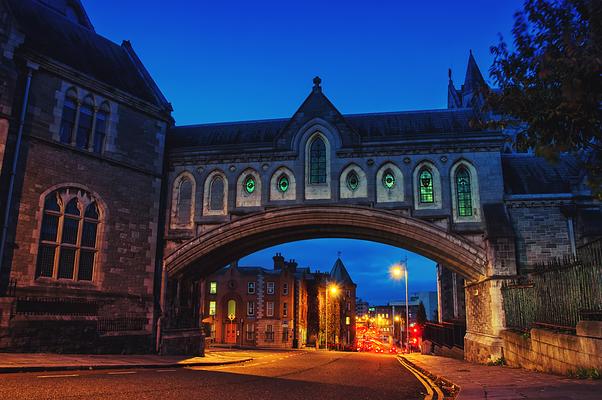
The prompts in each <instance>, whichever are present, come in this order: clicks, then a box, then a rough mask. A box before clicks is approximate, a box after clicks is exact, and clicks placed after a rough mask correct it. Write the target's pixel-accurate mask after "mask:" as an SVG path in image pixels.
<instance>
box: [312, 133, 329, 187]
mask: <svg viewBox="0 0 602 400" xmlns="http://www.w3.org/2000/svg"><path fill="white" fill-rule="evenodd" d="M309 153H310V161H309V183H311V184H317V183H326V144H325V143H324V140H322V138H320V137H317V138H315V139H314V140H313V142H311V145H310V148H309Z"/></svg>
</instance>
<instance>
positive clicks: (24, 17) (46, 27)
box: [7, 0, 168, 107]
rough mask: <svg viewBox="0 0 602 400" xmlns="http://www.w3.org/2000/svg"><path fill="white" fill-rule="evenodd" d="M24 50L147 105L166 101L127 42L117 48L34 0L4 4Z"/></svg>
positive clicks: (161, 103)
mask: <svg viewBox="0 0 602 400" xmlns="http://www.w3.org/2000/svg"><path fill="white" fill-rule="evenodd" d="M7 2H8V4H9V5H10V10H11V13H12V15H13V16H14V17H15V18H16V20H17V24H18V26H19V28H20V30H21V31H22V32H23V33H24V34H25V47H26V48H27V49H28V50H31V51H33V52H35V53H38V54H41V55H43V56H45V57H48V58H50V59H53V60H55V61H58V62H59V63H61V64H65V65H67V66H69V67H71V68H73V69H75V70H77V71H79V72H81V73H83V74H85V75H88V76H90V77H92V78H94V79H96V80H98V81H100V82H103V83H105V84H107V85H110V86H114V87H116V88H118V89H120V90H122V91H124V92H126V93H129V94H131V95H133V96H135V97H138V98H139V99H142V100H145V101H147V102H149V103H151V104H154V105H157V106H160V107H166V106H168V104H167V101H166V100H165V98H164V97H163V95H162V94H161V93H160V91H159V89H158V88H157V87H156V85H155V84H154V82H152V79H150V75H148V73H147V72H146V70H145V69H144V67H143V66H142V65H141V64H140V63H139V62H138V59H137V56H136V55H135V53H134V52H133V49H132V48H131V46H130V45H129V43H128V42H125V43H124V45H122V46H119V45H117V44H115V43H113V42H111V41H110V40H108V39H106V38H104V37H102V36H100V35H98V34H97V33H95V32H94V30H92V29H89V28H87V27H85V26H83V25H80V24H78V23H76V22H74V21H71V20H69V19H68V18H66V17H65V16H64V15H62V14H61V13H59V12H57V11H56V10H54V9H53V8H50V7H49V6H47V5H46V4H43V3H41V2H38V1H36V0H7Z"/></svg>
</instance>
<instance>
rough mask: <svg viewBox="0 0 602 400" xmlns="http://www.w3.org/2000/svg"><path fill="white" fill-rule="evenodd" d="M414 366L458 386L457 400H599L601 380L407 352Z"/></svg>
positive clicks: (601, 391) (407, 356)
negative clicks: (567, 376) (582, 378)
mask: <svg viewBox="0 0 602 400" xmlns="http://www.w3.org/2000/svg"><path fill="white" fill-rule="evenodd" d="M403 357H404V358H405V359H406V360H408V361H410V362H411V363H412V364H414V365H415V366H417V367H419V368H420V369H422V370H426V371H428V372H430V373H431V374H432V375H434V376H435V377H439V378H444V379H446V380H448V381H451V382H452V383H454V384H456V385H458V386H459V387H460V393H459V395H458V397H457V400H472V399H500V400H501V399H503V400H514V399H521V400H524V399H547V400H552V399H554V400H572V399H574V400H590V399H591V400H600V399H602V381H600V380H578V379H569V378H566V377H562V376H557V375H549V374H543V373H539V372H533V371H527V370H524V369H518V368H510V367H501V366H486V365H477V364H471V363H468V362H466V361H462V360H456V359H453V358H446V357H438V356H429V355H421V354H408V355H404V356H403Z"/></svg>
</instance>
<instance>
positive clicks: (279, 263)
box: [272, 253, 284, 270]
mask: <svg viewBox="0 0 602 400" xmlns="http://www.w3.org/2000/svg"><path fill="white" fill-rule="evenodd" d="M272 259H273V260H274V269H275V270H279V269H282V268H284V257H282V254H280V253H276V255H275V256H274V257H272Z"/></svg>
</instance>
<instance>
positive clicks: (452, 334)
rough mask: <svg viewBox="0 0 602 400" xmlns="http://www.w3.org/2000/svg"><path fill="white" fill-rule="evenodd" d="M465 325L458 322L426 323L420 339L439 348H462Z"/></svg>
mask: <svg viewBox="0 0 602 400" xmlns="http://www.w3.org/2000/svg"><path fill="white" fill-rule="evenodd" d="M465 335H466V325H465V324H463V323H459V322H441V323H434V322H427V323H426V325H425V326H424V333H423V335H422V338H423V339H424V340H428V341H430V342H433V343H434V344H436V345H439V346H446V347H450V348H451V347H459V348H461V349H463V348H464V336H465Z"/></svg>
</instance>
